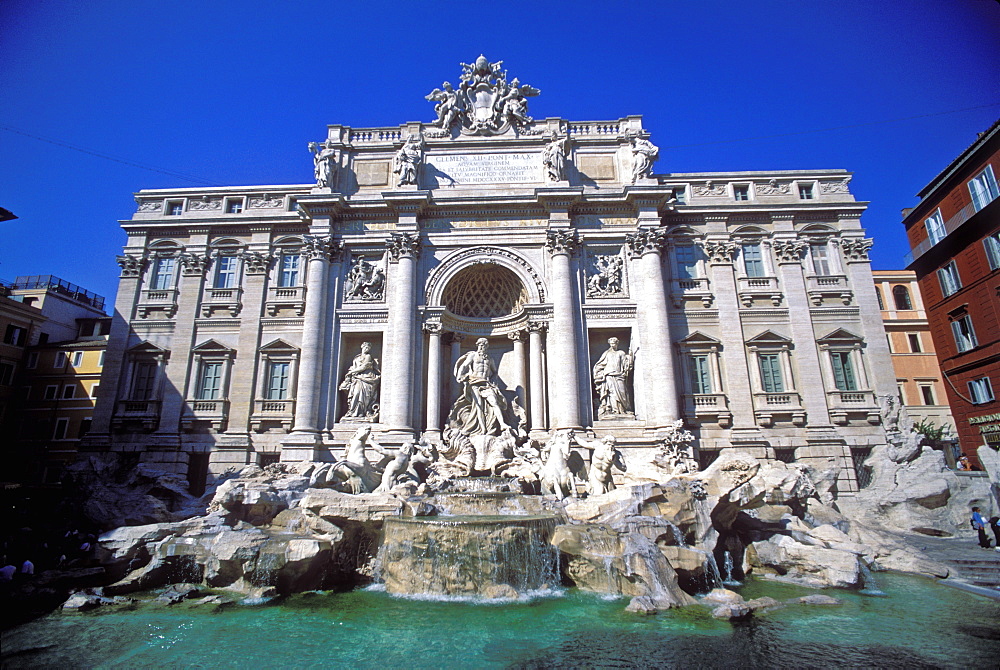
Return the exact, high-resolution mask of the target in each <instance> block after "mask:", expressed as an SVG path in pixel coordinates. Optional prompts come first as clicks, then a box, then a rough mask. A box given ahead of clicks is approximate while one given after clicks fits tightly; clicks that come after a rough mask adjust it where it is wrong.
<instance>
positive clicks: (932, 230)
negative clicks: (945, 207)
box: [924, 209, 945, 244]
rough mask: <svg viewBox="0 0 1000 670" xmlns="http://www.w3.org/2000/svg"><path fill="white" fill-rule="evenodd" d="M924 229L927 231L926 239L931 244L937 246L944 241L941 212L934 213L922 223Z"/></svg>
mask: <svg viewBox="0 0 1000 670" xmlns="http://www.w3.org/2000/svg"><path fill="white" fill-rule="evenodd" d="M924 228H926V229H927V239H929V240H930V241H931V244H937V243H938V242H940V241H941V240H943V239H944V236H945V232H944V219H942V218H941V210H940V209H939V210H938V211H936V212H934V213H933V214H931V215H930V216H929V217H927V220H926V221H924Z"/></svg>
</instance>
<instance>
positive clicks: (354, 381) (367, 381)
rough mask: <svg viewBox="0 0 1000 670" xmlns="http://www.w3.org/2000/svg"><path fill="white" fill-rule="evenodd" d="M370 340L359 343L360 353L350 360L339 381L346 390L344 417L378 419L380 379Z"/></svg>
mask: <svg viewBox="0 0 1000 670" xmlns="http://www.w3.org/2000/svg"><path fill="white" fill-rule="evenodd" d="M371 351H372V345H371V342H362V343H361V353H359V354H358V355H357V356H355V357H354V360H353V361H351V367H350V368H348V370H347V374H345V375H344V381H342V382H341V383H340V390H342V391H347V412H346V413H345V414H344V416H343V417H342V418H344V419H365V420H368V421H375V420H377V419H378V387H379V381H380V380H381V379H382V374H381V371H380V370H379V363H378V359H377V358H375V357H374V356H372V354H371Z"/></svg>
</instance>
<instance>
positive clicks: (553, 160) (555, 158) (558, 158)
mask: <svg viewBox="0 0 1000 670" xmlns="http://www.w3.org/2000/svg"><path fill="white" fill-rule="evenodd" d="M568 151H569V138H568V137H564V138H559V137H556V138H554V139H553V140H552V141H551V142H549V143H548V144H546V145H545V148H544V149H543V150H542V165H544V166H545V177H546V178H547V179H548V180H549V181H565V180H566V154H567V153H568Z"/></svg>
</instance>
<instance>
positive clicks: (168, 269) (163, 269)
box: [150, 256, 177, 291]
mask: <svg viewBox="0 0 1000 670" xmlns="http://www.w3.org/2000/svg"><path fill="white" fill-rule="evenodd" d="M176 265H177V261H176V259H175V258H173V257H172V256H171V257H169V258H157V259H156V265H155V266H153V282H152V286H151V287H150V288H153V289H155V290H158V291H162V290H164V289H168V288H173V286H174V268H175V267H176Z"/></svg>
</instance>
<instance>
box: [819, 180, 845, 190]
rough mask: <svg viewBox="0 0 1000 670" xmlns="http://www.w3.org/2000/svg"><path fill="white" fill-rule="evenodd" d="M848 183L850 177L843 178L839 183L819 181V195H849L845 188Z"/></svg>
mask: <svg viewBox="0 0 1000 670" xmlns="http://www.w3.org/2000/svg"><path fill="white" fill-rule="evenodd" d="M850 183H851V178H850V177H844V178H843V179H841V180H840V181H821V182H820V183H819V190H820V193H850V191H849V190H848V187H847V185H848V184H850Z"/></svg>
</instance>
